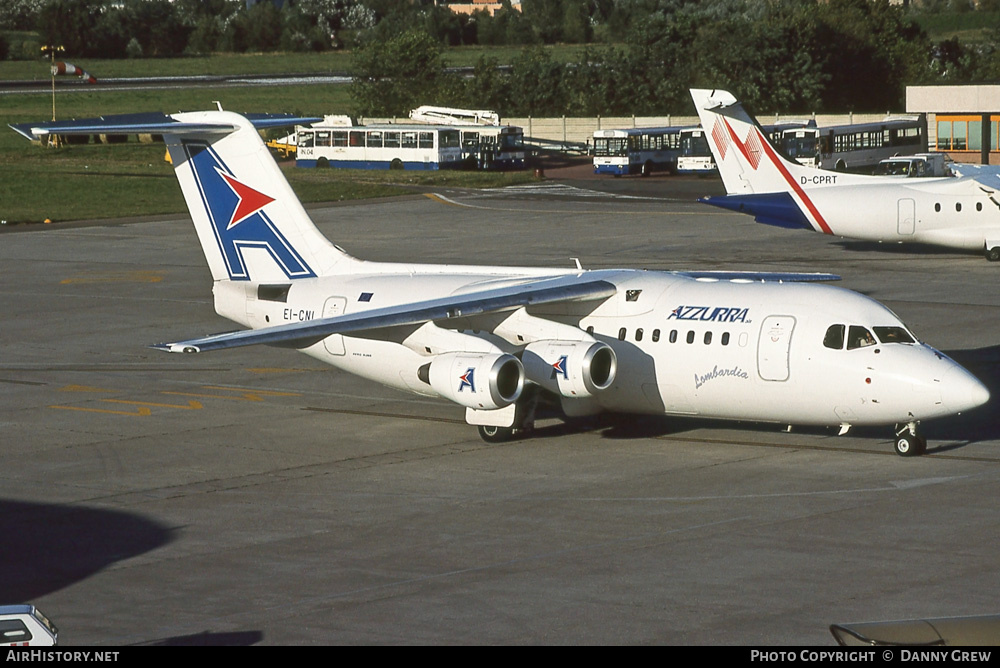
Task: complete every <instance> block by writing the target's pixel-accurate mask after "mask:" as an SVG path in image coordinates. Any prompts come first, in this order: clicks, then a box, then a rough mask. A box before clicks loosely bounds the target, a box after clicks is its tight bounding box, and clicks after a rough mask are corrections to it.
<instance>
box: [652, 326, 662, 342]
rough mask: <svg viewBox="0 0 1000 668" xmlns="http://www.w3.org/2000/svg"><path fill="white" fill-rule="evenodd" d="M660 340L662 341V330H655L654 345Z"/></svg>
mask: <svg viewBox="0 0 1000 668" xmlns="http://www.w3.org/2000/svg"><path fill="white" fill-rule="evenodd" d="M659 340H660V330H658V329H654V330H653V343H656V342H657V341H659Z"/></svg>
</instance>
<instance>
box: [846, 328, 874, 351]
mask: <svg viewBox="0 0 1000 668" xmlns="http://www.w3.org/2000/svg"><path fill="white" fill-rule="evenodd" d="M874 345H875V337H874V336H872V333H871V332H869V331H868V330H867V329H865V328H864V327H859V326H858V325H851V328H850V330H848V334H847V349H848V350H855V349H857V348H867V347H868V346H874Z"/></svg>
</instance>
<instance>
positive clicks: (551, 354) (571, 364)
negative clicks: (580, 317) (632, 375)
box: [521, 341, 618, 398]
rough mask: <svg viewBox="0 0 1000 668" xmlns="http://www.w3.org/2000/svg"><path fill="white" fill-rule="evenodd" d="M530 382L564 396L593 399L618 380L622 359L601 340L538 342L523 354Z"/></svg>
mask: <svg viewBox="0 0 1000 668" xmlns="http://www.w3.org/2000/svg"><path fill="white" fill-rule="evenodd" d="M521 362H522V363H523V364H524V373H525V375H526V376H527V377H528V380H530V381H532V382H534V383H538V384H539V385H541V386H542V387H544V388H545V389H546V390H549V391H550V392H554V393H556V394H559V395H562V396H564V397H577V398H579V397H590V396H593V395H594V394H596V393H598V392H600V391H601V390H604V389H607V388H608V387H609V386H610V385H611V383H613V382H614V381H615V374H616V373H617V372H618V357H617V356H616V355H615V351H614V350H612V349H611V346H609V345H608V344H606V343H602V342H600V341H536V342H534V343H530V344H528V345H527V346H525V348H524V354H523V355H521Z"/></svg>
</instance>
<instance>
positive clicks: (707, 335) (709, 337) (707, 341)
mask: <svg viewBox="0 0 1000 668" xmlns="http://www.w3.org/2000/svg"><path fill="white" fill-rule="evenodd" d="M711 343H712V332H705V345H706V346H708V345H711Z"/></svg>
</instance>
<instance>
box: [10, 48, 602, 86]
mask: <svg viewBox="0 0 1000 668" xmlns="http://www.w3.org/2000/svg"><path fill="white" fill-rule="evenodd" d="M584 48H585V47H584V46H582V45H572V44H569V45H555V46H547V47H545V49H546V51H548V53H549V55H550V56H551V57H552V59H553V60H555V61H557V62H569V61H572V60H574V59H576V58H577V57H578V56H579V54H580V53H582V51H583V50H584ZM520 53H521V48H520V47H506V46H498V47H486V46H463V47H452V48H449V49H446V50H445V51H444V60H445V62H446V63H447V64H448V65H449V66H452V67H472V66H473V65H475V64H476V62H477V61H478V60H479V58H480V57H482V56H486V57H489V58H495V59H497V60H498V61H499V62H500V63H502V64H509V63H511V62H512V61H513V60H514V59H515V58H516V57H517V56H518V54H520ZM61 60H66V61H69V62H72V63H74V64H76V65H79V66H80V67H83V68H84V69H86V70H87V71H88V72H90V73H91V74H93V75H94V76H95V77H97V78H98V79H102V78H108V79H111V78H125V77H169V76H181V75H185V76H192V75H234V74H282V73H292V74H330V73H340V74H343V73H348V74H349V73H350V72H352V71H353V64H354V63H353V55H352V54H351V52H350V51H327V52H325V53H220V54H215V55H211V56H190V57H184V58H148V59H135V60H101V59H90V58H73V57H72V56H69V55H67V56H65V57H64V58H61ZM49 78H50V75H49V62H48V61H47V60H43V59H41V58H39V59H38V60H6V61H0V80H12V81H18V80H45V81H47V80H49Z"/></svg>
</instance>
